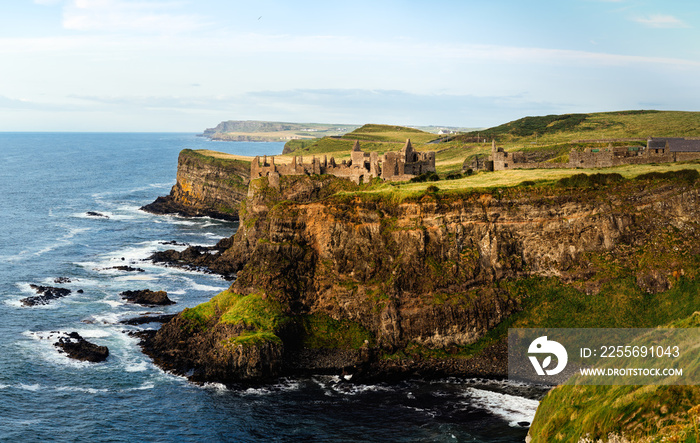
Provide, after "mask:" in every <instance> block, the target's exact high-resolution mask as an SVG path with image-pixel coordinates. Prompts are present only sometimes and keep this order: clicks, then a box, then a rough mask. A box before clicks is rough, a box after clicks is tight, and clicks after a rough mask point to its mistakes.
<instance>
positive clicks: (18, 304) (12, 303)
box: [2, 299, 26, 308]
mask: <svg viewBox="0 0 700 443" xmlns="http://www.w3.org/2000/svg"><path fill="white" fill-rule="evenodd" d="M2 302H3V303H4V304H6V305H7V306H11V307H13V308H26V306H24V304H22V302H21V301H19V299H8V300H3V301H2Z"/></svg>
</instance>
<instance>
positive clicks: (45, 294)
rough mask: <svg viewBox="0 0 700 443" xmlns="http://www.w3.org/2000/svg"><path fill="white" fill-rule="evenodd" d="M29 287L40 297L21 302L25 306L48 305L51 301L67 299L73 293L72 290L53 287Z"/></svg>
mask: <svg viewBox="0 0 700 443" xmlns="http://www.w3.org/2000/svg"><path fill="white" fill-rule="evenodd" d="M29 287H30V288H32V289H34V290H35V291H36V293H37V294H39V295H37V296H34V297H27V298H23V299H22V300H20V301H21V302H22V304H23V305H24V306H36V305H48V304H49V303H50V302H51V300H55V299H57V298H61V297H65V296H66V295H69V294H70V293H71V291H70V289H65V288H54V287H53V286H40V285H29Z"/></svg>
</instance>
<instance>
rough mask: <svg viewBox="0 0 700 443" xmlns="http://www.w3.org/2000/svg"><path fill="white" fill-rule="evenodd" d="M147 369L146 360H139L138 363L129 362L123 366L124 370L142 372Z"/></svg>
mask: <svg viewBox="0 0 700 443" xmlns="http://www.w3.org/2000/svg"><path fill="white" fill-rule="evenodd" d="M146 370H148V362H146V361H140V362H138V363H130V364H128V365H127V366H126V367H125V368H124V371H126V372H143V371H146Z"/></svg>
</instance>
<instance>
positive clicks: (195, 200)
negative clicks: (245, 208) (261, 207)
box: [142, 149, 250, 220]
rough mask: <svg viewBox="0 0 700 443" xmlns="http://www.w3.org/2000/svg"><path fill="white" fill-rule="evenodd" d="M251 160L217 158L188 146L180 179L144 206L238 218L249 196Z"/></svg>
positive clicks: (180, 161)
mask: <svg viewBox="0 0 700 443" xmlns="http://www.w3.org/2000/svg"><path fill="white" fill-rule="evenodd" d="M249 180H250V163H249V162H245V161H241V160H232V159H223V158H215V157H211V156H207V155H203V154H201V153H199V152H197V151H193V150H190V149H185V150H183V151H182V152H180V155H179V157H178V162H177V182H176V183H175V186H173V188H172V190H171V191H170V195H168V196H165V197H158V199H157V200H156V201H154V202H153V203H151V204H149V205H146V206H144V207H143V208H142V209H143V210H145V211H148V212H153V213H156V214H180V215H184V216H187V217H201V216H210V217H214V218H221V219H227V220H237V219H238V206H239V205H240V203H241V202H242V201H243V200H244V199H245V198H246V195H247V191H248V181H249Z"/></svg>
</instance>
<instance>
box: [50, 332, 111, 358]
mask: <svg viewBox="0 0 700 443" xmlns="http://www.w3.org/2000/svg"><path fill="white" fill-rule="evenodd" d="M54 346H56V347H57V348H58V349H59V352H65V353H66V355H67V356H68V357H70V358H72V359H75V360H80V361H87V362H91V363H100V362H103V361H105V360H106V359H107V357H108V356H109V349H108V348H107V346H98V345H96V344H94V343H90V342H89V341H87V340H85V339H84V338H83V337H81V336H80V334H78V333H77V332H71V333H69V334H66V335H65V336H63V337H60V338H59V339H58V341H57V342H56V343H54Z"/></svg>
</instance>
